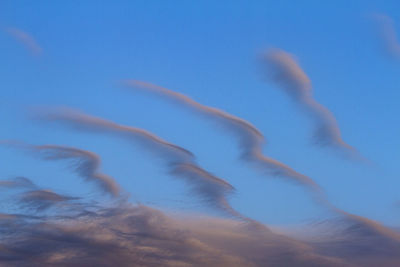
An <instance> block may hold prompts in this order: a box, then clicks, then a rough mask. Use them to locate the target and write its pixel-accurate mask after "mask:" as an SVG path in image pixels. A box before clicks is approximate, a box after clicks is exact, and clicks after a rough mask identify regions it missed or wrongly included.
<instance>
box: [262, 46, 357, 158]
mask: <svg viewBox="0 0 400 267" xmlns="http://www.w3.org/2000/svg"><path fill="white" fill-rule="evenodd" d="M263 62H265V63H266V65H267V67H268V71H269V73H268V74H269V76H270V78H271V79H272V80H273V81H274V82H276V83H277V84H278V85H279V86H280V87H281V88H282V89H283V90H284V91H285V92H286V93H287V94H288V95H289V96H290V97H292V98H293V100H294V101H295V102H296V104H298V105H299V106H300V107H301V108H302V109H303V110H304V111H306V112H307V114H308V115H309V116H310V117H312V118H313V119H314V120H315V130H314V134H313V140H314V141H315V143H316V144H318V145H321V146H331V147H336V148H341V149H343V151H347V152H348V153H349V154H350V155H356V154H357V153H356V150H355V148H353V147H352V146H350V145H349V144H347V143H346V142H345V141H343V139H342V135H341V132H340V129H339V126H338V123H337V121H336V119H335V117H334V116H333V114H332V112H330V111H329V110H328V109H327V108H326V107H324V106H323V105H321V104H320V103H318V102H317V101H316V100H315V99H314V97H313V95H312V86H311V81H310V79H309V78H308V76H307V74H306V73H305V72H304V71H303V70H302V68H301V67H300V65H299V64H298V63H297V61H296V60H295V59H294V57H293V56H292V55H290V54H289V53H287V52H285V51H283V50H280V49H271V50H269V51H267V52H266V53H265V54H264V56H263Z"/></svg>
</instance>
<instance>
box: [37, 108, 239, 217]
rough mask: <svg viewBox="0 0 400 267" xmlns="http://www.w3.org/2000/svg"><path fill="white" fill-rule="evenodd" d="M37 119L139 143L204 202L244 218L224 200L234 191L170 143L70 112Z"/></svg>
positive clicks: (144, 132)
mask: <svg viewBox="0 0 400 267" xmlns="http://www.w3.org/2000/svg"><path fill="white" fill-rule="evenodd" d="M38 118H41V119H45V120H47V121H58V122H62V123H63V124H66V125H69V126H72V127H74V128H76V129H79V130H89V131H94V132H100V133H112V134H116V135H117V136H118V137H126V138H128V139H129V140H132V141H134V142H135V143H139V144H141V145H143V146H144V147H145V148H149V149H150V150H151V151H152V152H153V153H154V154H155V155H158V156H161V157H162V159H163V160H165V161H166V163H167V166H168V168H169V170H170V173H171V174H174V175H179V176H180V177H183V178H185V179H186V181H187V182H188V184H190V185H191V186H192V187H193V188H194V189H195V191H196V192H197V193H198V194H197V195H198V196H200V198H202V199H207V202H208V204H211V205H212V206H214V207H216V208H218V209H220V210H222V211H224V212H228V213H229V214H230V215H232V216H236V217H238V218H241V219H243V218H245V217H243V216H241V215H240V214H239V213H238V212H236V211H235V210H234V209H233V208H232V207H231V206H230V205H229V203H228V201H227V199H226V196H227V195H228V194H227V193H228V191H229V190H233V187H232V186H231V185H230V184H229V183H227V182H226V181H224V180H222V179H220V178H217V177H216V176H213V175H211V174H210V173H208V172H207V171H206V170H204V169H202V168H201V167H200V166H197V164H196V163H195V162H194V155H193V154H192V153H191V152H190V151H188V150H186V149H184V148H182V147H180V146H177V145H175V144H172V143H169V142H167V141H165V140H163V139H161V138H159V137H158V136H155V135H154V134H152V133H150V132H148V131H145V130H143V129H140V128H134V127H129V126H124V125H119V124H116V123H114V122H112V121H108V120H105V119H101V118H98V117H93V116H89V115H86V114H83V113H80V112H78V111H74V110H71V109H69V110H65V109H64V110H59V111H58V112H56V111H53V112H43V110H42V112H41V113H40V115H39V116H38ZM217 181H218V182H217Z"/></svg>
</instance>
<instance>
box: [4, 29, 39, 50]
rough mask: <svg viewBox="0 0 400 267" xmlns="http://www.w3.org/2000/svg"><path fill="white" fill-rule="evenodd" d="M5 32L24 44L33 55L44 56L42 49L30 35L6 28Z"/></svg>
mask: <svg viewBox="0 0 400 267" xmlns="http://www.w3.org/2000/svg"><path fill="white" fill-rule="evenodd" d="M4 31H5V32H7V33H8V34H9V35H10V36H12V37H13V38H14V39H16V40H17V41H19V42H20V43H21V44H23V45H24V46H25V47H26V49H28V50H29V51H30V52H31V53H32V54H33V55H36V56H39V55H41V54H42V51H43V50H42V48H41V47H40V46H39V44H38V43H37V42H36V40H35V38H33V36H31V35H30V34H29V33H27V32H24V31H22V30H20V29H18V28H14V27H6V28H4Z"/></svg>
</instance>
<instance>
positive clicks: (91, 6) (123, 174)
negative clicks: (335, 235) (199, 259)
mask: <svg viewBox="0 0 400 267" xmlns="http://www.w3.org/2000/svg"><path fill="white" fill-rule="evenodd" d="M398 8H399V3H398V1H384V2H383V1H351V3H349V1H332V2H331V3H326V2H325V1H324V2H322V1H304V2H303V1H279V2H278V1H276V2H275V1H254V2H252V3H248V1H218V2H216V1H201V2H200V1H199V2H197V3H193V2H191V1H172V2H171V1H120V2H119V3H118V4H115V3H114V2H111V1H110V2H108V3H100V2H95V1H86V2H78V1H66V2H54V1H43V2H41V3H40V4H37V3H35V2H33V1H20V2H18V3H16V2H14V1H2V2H1V3H0V26H1V27H3V28H4V27H5V28H7V27H13V28H17V29H20V30H21V31H23V32H26V33H29V35H31V36H32V37H33V38H34V39H35V40H36V42H37V43H38V45H39V46H40V47H41V48H42V53H41V54H38V55H35V54H32V53H31V52H30V51H29V49H26V48H25V47H24V44H22V43H21V42H18V40H16V39H15V38H13V36H11V35H10V34H8V33H7V32H6V31H2V32H1V34H0V51H1V52H0V53H1V59H2V63H1V64H0V73H1V75H0V76H1V79H0V88H1V96H2V97H1V99H0V121H1V125H2V126H1V128H2V129H1V135H0V139H17V140H23V141H25V142H28V143H32V144H35V145H40V144H59V145H68V146H73V147H79V148H81V149H85V150H90V151H93V152H95V153H97V154H98V155H100V156H101V158H102V171H103V172H104V173H107V174H109V175H112V176H113V177H114V178H115V179H116V180H117V181H118V183H120V185H121V187H123V188H124V189H125V190H126V191H127V192H129V193H130V194H131V198H132V201H140V202H141V203H145V204H149V205H154V206H157V207H162V208H167V209H183V210H185V211H189V212H204V211H206V212H211V213H212V212H214V211H212V210H211V209H208V208H207V207H204V206H203V205H202V204H201V203H200V202H199V201H197V200H196V199H194V198H192V196H191V194H190V193H188V191H187V190H186V187H185V186H184V184H183V183H182V182H181V181H180V180H179V179H176V178H175V177H173V176H172V175H169V174H168V173H166V172H165V171H164V169H163V164H162V163H161V162H160V159H158V158H156V157H153V156H152V155H151V154H149V153H145V152H146V151H144V149H143V148H141V147H140V146H136V145H134V144H131V143H129V142H126V141H124V140H122V139H118V138H115V137H112V136H107V135H102V134H93V133H86V132H80V131H74V130H72V129H69V128H64V127H59V126H53V125H51V124H50V125H49V124H48V123H42V122H39V121H37V120H33V119H32V118H31V116H30V115H32V114H30V113H31V111H30V108H32V107H42V106H46V107H47V106H52V107H56V106H68V107H73V108H77V109H79V110H81V111H82V112H85V113H87V114H91V115H94V116H97V117H102V118H105V119H108V120H112V121H115V122H117V123H119V124H123V125H130V126H134V127H138V128H143V129H146V130H148V131H149V132H152V133H154V134H155V135H157V136H160V137H162V138H163V139H165V140H167V141H168V142H171V143H174V144H177V145H179V146H181V147H184V148H186V149H189V150H190V151H192V152H193V153H194V154H195V155H196V157H197V160H198V163H199V165H201V166H202V167H203V168H204V169H206V170H208V171H209V172H211V173H213V174H215V175H217V176H218V177H221V178H223V179H225V180H227V181H229V182H230V183H231V184H232V185H233V186H235V188H236V189H237V191H236V193H235V194H234V195H232V196H231V197H230V198H229V200H230V202H231V205H232V206H233V207H234V208H236V209H237V210H238V211H240V212H241V213H243V214H244V215H246V216H249V217H251V218H254V219H256V220H259V221H261V222H263V223H268V224H296V223H299V222H304V221H307V220H314V219H316V218H321V216H322V217H323V216H326V211H325V210H324V208H322V207H320V206H319V205H318V204H316V203H315V202H314V201H313V200H312V198H311V197H310V195H309V194H308V193H307V192H306V190H304V189H303V188H301V187H299V186H296V185H293V184H291V183H287V182H285V181H283V180H281V179H278V178H276V177H272V176H270V177H268V176H267V175H262V174H260V173H258V172H257V171H255V170H253V169H252V168H250V167H249V166H248V165H246V164H243V163H242V162H241V161H240V160H239V159H238V157H239V152H238V147H237V144H236V142H235V140H234V138H232V137H231V136H230V135H229V134H226V132H224V131H221V130H220V129H219V126H218V125H215V124H214V123H212V122H210V121H207V120H206V119H204V118H202V117H200V116H196V115H194V114H193V113H190V112H187V110H185V109H184V108H181V107H179V106H177V105H173V104H171V103H169V102H168V101H165V100H163V99H162V98H159V97H156V96H154V95H151V94H144V93H139V92H129V91H126V90H123V88H122V87H121V86H120V84H119V81H120V80H123V79H138V80H144V81H148V82H151V83H154V84H157V85H160V86H163V87H166V88H169V89H171V90H174V91H177V92H180V93H183V94H185V95H187V96H190V97H191V98H193V99H194V100H196V101H198V102H199V103H202V104H204V105H207V106H212V107H217V108H219V109H222V110H224V111H226V112H229V113H231V114H233V115H235V116H238V117H240V118H243V119H245V120H247V121H249V122H250V123H252V124H253V125H254V126H256V127H257V128H258V129H259V130H260V131H261V132H262V133H263V134H264V136H265V138H266V140H267V144H266V145H265V146H264V154H265V155H268V156H269V157H272V158H275V159H277V160H279V161H281V162H284V163H285V164H287V165H289V166H291V167H292V168H293V169H295V170H297V171H299V172H300V173H303V174H306V175H307V176H309V177H312V178H313V179H314V180H315V181H316V182H317V183H318V184H320V185H321V187H322V188H323V189H324V190H325V191H326V193H327V195H328V197H329V200H330V201H331V202H332V203H334V204H335V205H336V206H338V207H340V208H341V209H344V210H346V211H348V212H351V213H355V214H358V215H361V216H365V217H368V218H371V219H374V220H377V221H380V222H382V223H385V224H388V225H394V226H396V225H397V226H398V223H399V219H400V217H399V215H398V214H399V205H398V203H399V201H400V198H399V196H398V187H399V183H400V182H399V175H398V173H399V164H398V163H399V160H400V152H399V149H398V148H399V147H400V142H399V139H398V136H399V134H400V124H399V119H398V116H397V114H398V113H399V108H398V99H400V93H399V91H398V85H399V84H400V75H399V74H398V73H399V71H400V61H398V60H397V61H396V60H395V59H393V58H391V57H389V56H388V55H387V54H386V53H385V50H384V49H383V48H382V45H381V42H380V40H379V38H377V34H376V32H375V31H374V21H373V20H372V19H371V14H375V13H382V14H386V15H388V16H390V17H391V18H392V19H393V21H395V22H397V24H396V25H397V29H399V27H400V26H399V24H400V14H399V13H398V12H396V10H398ZM271 47H276V48H280V49H282V50H285V51H287V52H289V53H291V54H293V55H294V56H295V57H296V58H297V60H298V62H299V64H300V66H301V68H302V69H303V70H304V72H305V73H306V74H307V76H308V77H309V78H310V80H311V82H312V85H313V90H314V91H313V92H314V98H315V99H316V100H317V101H318V102H319V103H321V104H322V105H324V106H325V107H326V108H328V109H329V110H330V111H331V112H332V113H333V114H334V116H335V118H336V120H337V121H338V125H339V127H340V129H341V132H342V137H343V139H344V140H345V141H346V142H347V143H349V144H351V145H352V146H354V147H356V148H357V149H358V150H359V152H360V153H361V154H362V155H363V156H364V157H366V158H368V159H369V160H370V161H371V162H372V164H371V165H367V164H363V163H360V162H356V161H352V160H348V159H345V158H343V157H341V156H339V155H338V154H337V153H335V151H334V150H332V149H329V148H321V147H318V146H313V145H312V144H311V140H310V133H311V131H312V120H310V119H309V118H308V117H307V115H305V114H304V113H303V112H301V110H299V109H298V108H297V107H296V105H295V104H294V103H293V101H292V100H291V99H290V97H288V96H287V95H286V94H285V93H284V92H283V91H282V90H280V88H279V86H277V84H275V83H273V82H272V81H270V80H269V79H268V78H267V75H266V73H265V72H266V70H265V68H264V67H263V65H262V64H261V63H260V55H261V53H263V51H265V50H266V49H268V48H271ZM0 158H1V159H2V160H1V161H2V162H3V164H2V168H1V169H0V176H1V178H2V179H6V178H10V177H13V176H26V177H29V178H30V179H31V180H34V181H36V182H37V183H38V184H40V185H41V186H43V187H46V188H49V189H54V190H61V192H64V193H68V194H75V195H82V194H86V195H87V194H89V195H91V194H96V192H95V190H93V187H92V186H90V185H87V184H86V183H84V182H82V181H81V180H80V179H78V178H77V177H76V175H75V174H74V173H73V172H70V171H68V168H66V164H65V163H63V162H61V161H60V162H53V161H42V160H40V159H37V158H34V157H32V156H31V155H29V154H26V153H23V152H21V151H18V150H14V149H10V148H7V147H2V148H0ZM396 203H397V204H396Z"/></svg>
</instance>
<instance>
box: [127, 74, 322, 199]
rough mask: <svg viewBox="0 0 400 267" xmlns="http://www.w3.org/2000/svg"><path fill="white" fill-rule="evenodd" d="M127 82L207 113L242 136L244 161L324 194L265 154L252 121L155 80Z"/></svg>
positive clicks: (133, 86) (262, 137) (238, 137)
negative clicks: (171, 88) (198, 100)
mask: <svg viewBox="0 0 400 267" xmlns="http://www.w3.org/2000/svg"><path fill="white" fill-rule="evenodd" d="M123 84H124V85H125V86H128V87H130V88H137V89H144V90H146V91H150V92H152V93H155V94H157V95H159V96H161V97H164V98H166V99H168V100H171V101H173V103H176V104H177V105H182V106H184V107H187V108H189V109H190V110H192V111H194V112H196V113H197V114H201V115H203V116H205V117H206V118H207V119H211V120H215V121H217V122H218V123H219V124H220V125H222V126H224V128H225V129H227V131H228V133H229V134H233V135H234V136H235V137H236V138H237V139H238V142H239V145H240V147H241V158H242V159H243V160H246V161H248V162H250V163H255V166H258V167H260V168H261V169H262V170H263V171H267V172H269V174H271V175H274V176H278V177H282V178H285V179H288V180H291V181H293V182H295V183H298V184H301V185H303V186H305V187H306V188H308V189H311V191H313V192H318V194H319V193H320V191H321V189H320V188H319V186H318V185H317V184H316V183H315V182H314V181H313V180H312V179H311V178H309V177H307V176H305V175H303V174H300V173H298V172H296V171H295V170H293V169H292V168H291V167H289V166H287V165H286V164H284V163H282V162H279V161H277V160H275V159H272V158H270V157H267V156H264V155H263V154H262V146H263V144H264V143H265V139H264V136H263V135H262V134H261V132H260V131H259V130H258V129H257V128H255V127H254V126H253V125H252V124H251V123H249V122H248V121H246V120H243V119H241V118H239V117H236V116H234V115H231V114H229V113H227V112H225V111H222V110H219V109H217V108H213V107H209V106H205V105H202V104H200V103H198V102H196V101H194V100H193V99H191V98H189V97H187V96H185V95H183V94H181V93H177V92H174V91H172V90H169V89H167V88H164V87H161V86H157V85H154V84H151V83H147V82H143V81H138V80H126V81H124V82H123Z"/></svg>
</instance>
